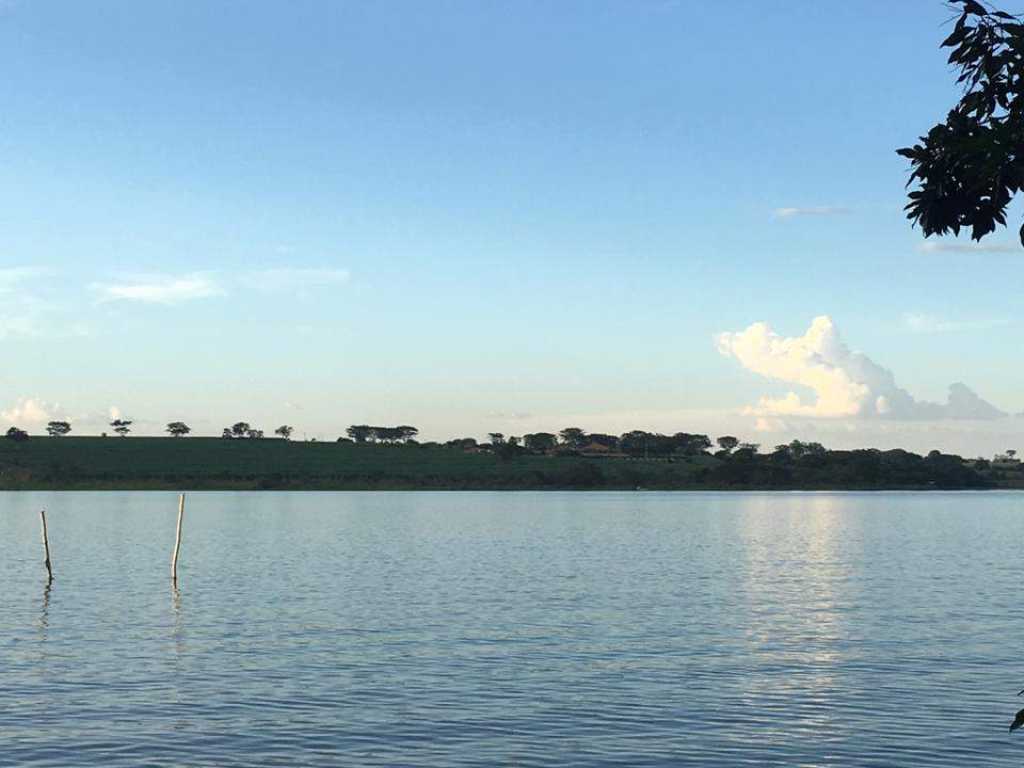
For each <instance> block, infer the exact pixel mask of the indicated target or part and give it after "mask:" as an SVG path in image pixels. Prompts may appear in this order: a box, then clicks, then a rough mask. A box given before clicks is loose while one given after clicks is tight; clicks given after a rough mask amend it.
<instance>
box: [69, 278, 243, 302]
mask: <svg viewBox="0 0 1024 768" xmlns="http://www.w3.org/2000/svg"><path fill="white" fill-rule="evenodd" d="M89 287H90V288H91V289H92V291H93V292H95V293H96V294H97V296H98V297H99V300H100V301H101V302H106V301H138V302H144V303H149V304H179V303H181V302H183V301H191V300H193V299H205V298H209V297H211V296H221V295H223V294H224V290H223V289H222V288H221V287H220V285H218V284H217V282H216V281H215V280H214V279H213V277H212V276H211V275H210V274H209V273H206V272H193V273H191V274H187V275H180V276H174V275H140V276H133V277H124V278H122V279H120V280H118V281H117V282H111V283H93V284H92V285H91V286H89Z"/></svg>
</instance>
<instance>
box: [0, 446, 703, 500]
mask: <svg viewBox="0 0 1024 768" xmlns="http://www.w3.org/2000/svg"><path fill="white" fill-rule="evenodd" d="M714 463H716V460H715V459H713V458H711V457H698V458H694V459H691V460H676V461H672V462H666V461H631V460H625V459H587V458H582V457H574V456H563V457H550V456H519V457H515V458H512V459H507V460H503V459H500V458H498V457H496V456H492V455H489V454H472V453H464V452H462V451H460V450H456V449H451V448H440V447H426V446H397V445H394V446H392V445H353V444H351V443H306V442H286V441H284V440H276V439H264V440H224V439H220V438H203V437H190V438H181V439H174V438H168V437H128V438H119V437H105V438H103V437H70V436H69V437H60V438H47V437H33V438H32V439H30V440H28V441H26V442H23V443H16V442H14V441H11V440H0V489H3V490H22V489H24V490H29V489H68V490H71V489H177V488H190V489H289V488H303V489H351V490H358V489H413V488H416V489H466V490H469V489H481V490H483V489H505V488H507V489H550V488H629V489H632V488H636V487H643V488H684V487H693V486H694V484H695V479H696V478H695V475H696V474H697V473H699V472H700V470H701V469H702V468H703V467H705V466H707V465H709V464H714Z"/></svg>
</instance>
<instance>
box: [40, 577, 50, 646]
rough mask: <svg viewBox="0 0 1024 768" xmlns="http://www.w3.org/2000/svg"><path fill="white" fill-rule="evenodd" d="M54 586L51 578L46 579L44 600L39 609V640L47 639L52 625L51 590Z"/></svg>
mask: <svg viewBox="0 0 1024 768" xmlns="http://www.w3.org/2000/svg"><path fill="white" fill-rule="evenodd" d="M52 588H53V581H52V580H50V579H47V580H46V584H44V585H43V600H42V605H41V608H40V610H39V623H38V625H37V626H38V627H39V640H40V642H44V641H45V640H46V630H47V628H48V627H49V626H50V590H51V589H52Z"/></svg>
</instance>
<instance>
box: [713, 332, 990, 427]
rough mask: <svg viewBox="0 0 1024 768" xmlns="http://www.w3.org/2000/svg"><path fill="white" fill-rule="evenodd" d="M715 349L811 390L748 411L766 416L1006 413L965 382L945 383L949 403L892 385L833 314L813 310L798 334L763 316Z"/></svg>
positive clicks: (976, 415) (765, 373) (916, 416)
mask: <svg viewBox="0 0 1024 768" xmlns="http://www.w3.org/2000/svg"><path fill="white" fill-rule="evenodd" d="M716 343H717V345H718V350H719V352H721V353H722V354H723V355H726V356H728V357H733V358H735V359H736V360H737V361H738V362H739V363H740V364H741V365H742V366H743V367H744V368H746V369H748V370H750V371H753V372H754V373H758V374H760V375H762V376H764V377H766V378H768V379H771V380H773V381H780V382H785V383H787V384H796V385H799V386H801V387H803V388H805V389H807V390H810V392H811V393H812V397H811V398H810V399H809V400H807V399H804V398H802V397H801V396H800V395H799V394H797V393H796V392H788V393H787V394H785V395H784V396H782V397H777V398H773V397H767V396H766V397H762V398H761V399H760V401H759V402H758V404H757V405H756V406H754V407H752V408H750V409H749V412H750V413H752V414H754V415H756V416H759V417H761V418H762V419H766V421H765V422H764V423H763V424H762V428H764V429H768V428H769V423H768V421H767V419H768V418H770V417H786V416H795V417H811V418H824V419H842V418H847V419H851V418H852V419H861V418H884V419H894V420H901V419H994V418H1000V417H1002V416H1005V415H1006V414H1005V413H1004V412H1003V411H1001V410H999V409H998V408H996V407H995V406H993V405H991V404H990V403H988V402H986V401H984V400H982V399H981V398H980V397H978V395H976V394H975V393H974V392H972V391H971V390H970V389H969V388H968V387H967V386H965V385H964V384H959V383H958V384H953V385H952V386H951V387H950V388H949V397H948V400H947V402H946V403H943V404H939V403H929V402H923V401H918V400H915V399H914V398H913V397H912V396H911V395H910V394H909V393H907V391H906V390H904V389H901V388H900V387H898V386H897V385H896V379H895V377H894V376H893V373H892V371H889V370H888V369H886V368H883V367H882V366H880V365H878V364H877V363H875V362H874V361H873V360H871V359H870V358H869V357H867V356H866V355H863V354H860V353H857V352H851V351H850V349H849V347H847V346H846V344H845V343H844V342H843V341H842V339H841V338H840V335H839V330H838V329H837V328H836V326H835V323H834V322H833V321H832V318H830V317H827V316H822V317H817V318H815V319H814V321H813V322H812V323H811V326H810V328H808V329H807V332H806V333H805V334H804V335H803V336H796V337H791V338H787V337H783V336H779V335H778V334H777V333H775V332H774V331H772V329H771V328H770V327H769V326H768V324H767V323H754V324H753V325H751V326H750V327H748V328H747V329H745V330H743V331H739V332H736V333H722V334H719V335H718V336H717V337H716Z"/></svg>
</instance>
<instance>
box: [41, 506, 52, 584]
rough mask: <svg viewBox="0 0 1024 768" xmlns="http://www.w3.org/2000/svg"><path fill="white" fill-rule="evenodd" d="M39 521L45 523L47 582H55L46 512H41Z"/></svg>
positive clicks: (44, 548) (44, 545) (44, 540)
mask: <svg viewBox="0 0 1024 768" xmlns="http://www.w3.org/2000/svg"><path fill="white" fill-rule="evenodd" d="M39 519H40V520H42V521H43V551H44V552H45V553H46V575H47V582H51V581H53V568H52V567H51V566H50V538H49V537H48V536H47V535H46V512H45V511H44V510H39Z"/></svg>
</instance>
